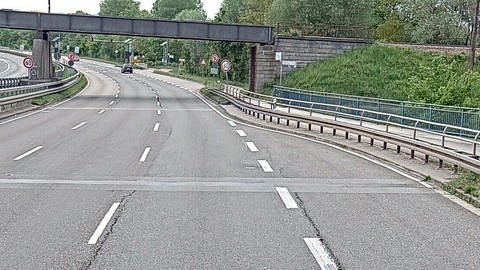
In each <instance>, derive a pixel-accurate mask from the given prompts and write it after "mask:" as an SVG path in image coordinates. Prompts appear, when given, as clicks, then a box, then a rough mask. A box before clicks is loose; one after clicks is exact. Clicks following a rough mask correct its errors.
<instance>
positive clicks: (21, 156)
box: [13, 145, 43, 161]
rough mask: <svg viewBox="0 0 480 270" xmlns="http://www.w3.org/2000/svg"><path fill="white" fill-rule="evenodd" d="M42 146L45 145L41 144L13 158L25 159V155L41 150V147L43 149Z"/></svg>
mask: <svg viewBox="0 0 480 270" xmlns="http://www.w3.org/2000/svg"><path fill="white" fill-rule="evenodd" d="M42 148H43V146H41V145H40V146H37V147H35V148H33V149H32V150H30V151H28V152H26V153H25V154H23V155H20V156H18V157H16V158H14V159H13V160H15V161H18V160H21V159H23V158H25V157H27V156H29V155H31V154H33V153H35V152H37V151H38V150H40V149H42Z"/></svg>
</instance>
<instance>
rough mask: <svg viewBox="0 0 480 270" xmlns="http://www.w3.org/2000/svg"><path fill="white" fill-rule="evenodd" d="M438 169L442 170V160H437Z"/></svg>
mask: <svg viewBox="0 0 480 270" xmlns="http://www.w3.org/2000/svg"><path fill="white" fill-rule="evenodd" d="M438 168H439V169H442V168H443V159H439V160H438Z"/></svg>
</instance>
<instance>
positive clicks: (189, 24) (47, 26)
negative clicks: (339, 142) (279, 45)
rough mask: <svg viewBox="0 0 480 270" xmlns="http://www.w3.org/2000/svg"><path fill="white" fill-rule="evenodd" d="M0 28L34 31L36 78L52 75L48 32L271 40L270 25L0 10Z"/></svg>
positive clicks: (195, 38)
mask: <svg viewBox="0 0 480 270" xmlns="http://www.w3.org/2000/svg"><path fill="white" fill-rule="evenodd" d="M0 28H9V29H20V30H34V31H37V36H36V38H35V40H34V43H33V50H32V55H33V58H34V59H35V61H36V64H37V66H38V69H39V70H38V79H42V80H45V79H50V78H52V75H53V68H52V61H51V57H50V55H51V49H50V43H49V40H48V33H49V32H67V33H84V34H102V35H124V36H141V37H161V38H174V39H194V40H211V41H227V42H248V43H259V44H273V43H274V28H273V27H271V26H261V25H246V24H223V23H211V22H196V21H173V20H151V19H134V18H123V17H105V16H85V15H71V14H51V13H38V12H23V11H14V10H5V9H2V10H0Z"/></svg>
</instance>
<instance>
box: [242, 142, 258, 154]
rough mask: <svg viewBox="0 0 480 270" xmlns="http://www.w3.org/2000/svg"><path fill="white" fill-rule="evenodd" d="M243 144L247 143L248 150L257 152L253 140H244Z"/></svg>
mask: <svg viewBox="0 0 480 270" xmlns="http://www.w3.org/2000/svg"><path fill="white" fill-rule="evenodd" d="M245 144H246V145H247V147H248V150H250V152H258V148H257V146H255V144H254V143H253V142H245Z"/></svg>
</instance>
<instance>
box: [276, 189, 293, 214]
mask: <svg viewBox="0 0 480 270" xmlns="http://www.w3.org/2000/svg"><path fill="white" fill-rule="evenodd" d="M275 191H277V194H278V196H280V199H282V201H283V204H285V207H286V208H287V209H295V208H298V205H297V202H295V200H294V199H293V197H292V195H290V192H288V189H287V188H284V187H276V188H275Z"/></svg>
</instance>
